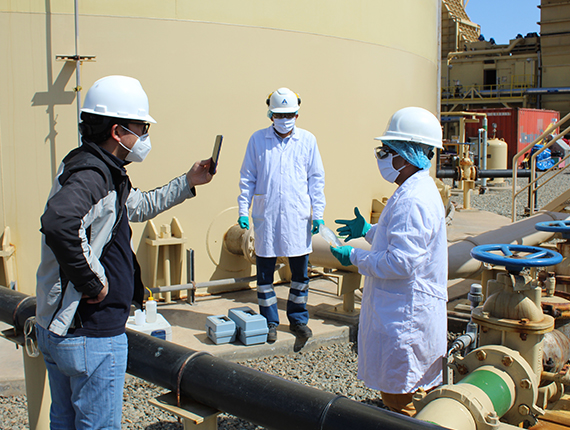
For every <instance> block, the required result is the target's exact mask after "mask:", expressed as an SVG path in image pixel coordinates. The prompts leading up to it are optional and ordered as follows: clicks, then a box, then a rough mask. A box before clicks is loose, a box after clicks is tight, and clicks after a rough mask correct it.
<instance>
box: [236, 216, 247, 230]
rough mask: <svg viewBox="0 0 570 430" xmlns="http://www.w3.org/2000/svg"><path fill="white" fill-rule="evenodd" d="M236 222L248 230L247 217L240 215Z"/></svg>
mask: <svg viewBox="0 0 570 430" xmlns="http://www.w3.org/2000/svg"><path fill="white" fill-rule="evenodd" d="M238 224H239V226H240V227H241V228H245V229H246V230H249V217H247V216H240V217H239V218H238Z"/></svg>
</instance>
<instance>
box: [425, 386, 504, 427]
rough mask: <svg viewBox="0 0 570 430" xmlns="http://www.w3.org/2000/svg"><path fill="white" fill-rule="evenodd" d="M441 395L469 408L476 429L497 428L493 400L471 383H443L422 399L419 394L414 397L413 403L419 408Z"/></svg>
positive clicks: (498, 423) (497, 419)
mask: <svg viewBox="0 0 570 430" xmlns="http://www.w3.org/2000/svg"><path fill="white" fill-rule="evenodd" d="M442 397H446V398H450V399H453V400H457V402H459V403H461V404H462V405H464V406H465V407H466V408H467V409H469V412H470V413H471V415H472V416H473V419H474V420H475V423H476V425H477V430H496V429H498V428H499V426H500V422H499V417H498V416H497V414H496V413H495V409H494V407H493V402H491V400H490V399H489V397H488V396H487V394H485V392H484V391H483V390H482V389H480V388H478V387H475V386H473V385H467V384H464V385H444V386H442V387H439V388H436V389H434V390H432V391H430V392H429V394H427V395H426V396H425V397H423V398H422V399H420V398H419V396H416V397H414V405H416V408H418V409H420V410H421V409H423V407H425V406H426V405H427V404H428V403H430V402H431V401H433V400H436V399H440V398H442Z"/></svg>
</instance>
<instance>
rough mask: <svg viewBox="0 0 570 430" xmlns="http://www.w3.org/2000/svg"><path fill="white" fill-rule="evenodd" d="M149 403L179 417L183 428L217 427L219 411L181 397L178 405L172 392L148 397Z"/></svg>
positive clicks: (209, 429)
mask: <svg viewBox="0 0 570 430" xmlns="http://www.w3.org/2000/svg"><path fill="white" fill-rule="evenodd" d="M149 403H150V404H151V405H154V406H156V407H158V408H161V409H164V410H165V411H167V412H170V413H171V414H174V415H176V416H178V417H180V418H181V419H182V422H183V424H184V430H191V429H199V430H216V429H217V428H218V415H219V414H220V411H218V410H216V409H214V408H211V407H209V406H206V405H203V404H202V403H198V402H195V401H194V400H191V399H187V398H182V399H181V400H180V406H178V402H177V401H176V395H175V394H174V393H173V392H170V393H166V394H163V395H162V396H160V397H157V398H156V399H150V400H149Z"/></svg>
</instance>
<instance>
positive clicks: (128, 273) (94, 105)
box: [36, 76, 212, 430]
mask: <svg viewBox="0 0 570 430" xmlns="http://www.w3.org/2000/svg"><path fill="white" fill-rule="evenodd" d="M155 122H156V121H155V120H154V119H153V118H152V117H151V116H150V114H149V103H148V97H147V95H146V93H145V91H144V90H143V88H142V86H141V84H140V82H139V81H138V80H136V79H134V78H131V77H128V76H107V77H104V78H102V79H99V80H98V81H97V82H95V83H94V84H93V86H92V87H91V88H90V89H89V91H88V92H87V95H86V96H85V101H84V103H83V108H82V109H81V122H80V123H79V129H80V131H81V138H82V141H81V146H80V147H78V148H76V149H74V150H72V151H71V152H70V153H69V154H67V156H66V157H65V158H64V159H63V161H62V163H61V165H60V167H59V170H58V173H57V176H56V178H55V180H54V182H53V187H52V190H51V192H50V195H49V198H48V201H47V204H46V208H45V212H44V214H43V215H42V217H41V232H42V234H43V236H42V260H41V263H40V266H39V268H38V273H37V294H36V296H37V311H36V321H37V324H36V333H37V338H38V346H39V349H40V351H41V352H42V354H43V357H44V361H45V363H46V368H47V371H48V377H49V384H50V388H51V399H52V403H51V410H50V424H51V428H58V429H78V430H82V429H89V430H91V429H103V428H104V429H120V428H121V413H122V412H121V410H122V403H123V385H124V380H125V372H126V369H127V352H128V346H127V336H126V334H125V323H126V322H127V318H128V317H129V312H130V310H131V302H133V301H134V302H135V303H137V304H138V305H139V306H140V305H141V304H142V300H143V296H144V286H143V284H142V281H141V276H140V267H139V265H138V263H137V260H136V255H135V253H134V251H133V250H132V247H131V236H132V234H131V228H130V226H129V222H143V221H146V220H149V219H151V218H154V217H155V216H156V215H158V214H159V213H161V212H163V211H165V210H167V209H169V208H171V207H173V206H175V205H177V204H180V203H182V202H183V201H185V200H186V199H190V198H192V197H194V196H195V195H196V189H195V187H196V186H198V185H203V184H207V183H208V182H210V181H211V180H212V175H211V174H210V173H209V172H208V170H209V168H210V163H211V160H210V159H208V160H202V161H196V162H195V163H194V164H193V165H192V167H191V168H190V170H189V171H188V172H187V173H185V174H182V175H180V176H178V177H177V178H174V179H173V180H172V181H170V182H169V183H168V184H166V185H164V186H162V187H159V188H156V189H154V190H153V191H148V192H142V191H140V190H138V189H136V188H134V187H133V186H132V185H131V182H130V179H129V176H128V174H127V169H126V167H127V165H128V164H129V163H131V162H135V163H140V162H142V161H144V159H145V158H146V156H147V155H148V153H149V152H150V150H151V143H150V135H149V128H150V124H151V123H152V124H154V123H155Z"/></svg>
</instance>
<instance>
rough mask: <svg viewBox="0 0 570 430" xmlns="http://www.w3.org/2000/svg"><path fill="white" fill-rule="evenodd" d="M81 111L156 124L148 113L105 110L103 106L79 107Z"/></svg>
mask: <svg viewBox="0 0 570 430" xmlns="http://www.w3.org/2000/svg"><path fill="white" fill-rule="evenodd" d="M81 112H87V113H90V114H93V115H101V116H107V117H111V118H120V119H126V120H133V121H142V122H150V123H151V124H156V120H155V119H154V118H153V117H152V116H150V115H148V114H147V115H129V114H127V113H123V114H121V113H120V112H107V111H106V110H105V109H104V108H103V109H101V108H99V109H97V108H95V109H81Z"/></svg>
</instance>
